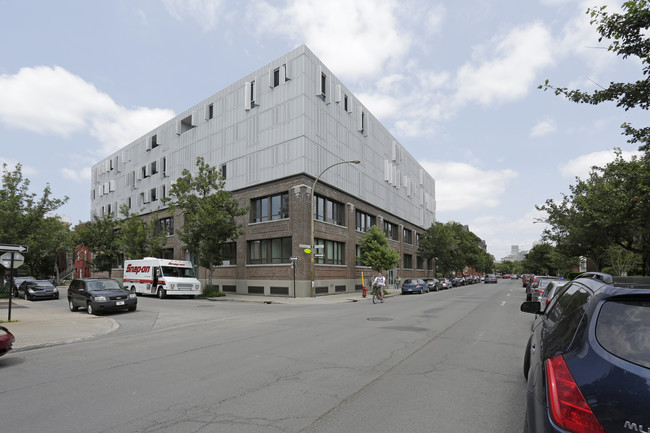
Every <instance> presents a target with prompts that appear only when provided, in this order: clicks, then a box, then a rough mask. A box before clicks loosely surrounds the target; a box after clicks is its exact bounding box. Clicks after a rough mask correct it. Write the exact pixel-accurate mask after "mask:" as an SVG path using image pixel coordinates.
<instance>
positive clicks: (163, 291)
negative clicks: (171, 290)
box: [158, 288, 167, 299]
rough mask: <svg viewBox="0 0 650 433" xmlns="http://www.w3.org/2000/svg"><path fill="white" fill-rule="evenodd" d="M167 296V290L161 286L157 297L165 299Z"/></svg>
mask: <svg viewBox="0 0 650 433" xmlns="http://www.w3.org/2000/svg"><path fill="white" fill-rule="evenodd" d="M166 297H167V291H166V290H165V289H163V288H159V289H158V298H160V299H165V298H166Z"/></svg>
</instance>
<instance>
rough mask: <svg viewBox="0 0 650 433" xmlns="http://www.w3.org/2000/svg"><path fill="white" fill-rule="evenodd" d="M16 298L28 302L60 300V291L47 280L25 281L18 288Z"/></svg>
mask: <svg viewBox="0 0 650 433" xmlns="http://www.w3.org/2000/svg"><path fill="white" fill-rule="evenodd" d="M16 297H21V298H25V300H27V301H34V300H36V299H59V290H58V289H57V288H56V287H54V284H52V283H50V282H49V281H47V280H25V281H23V282H22V283H20V286H18V293H17V294H16Z"/></svg>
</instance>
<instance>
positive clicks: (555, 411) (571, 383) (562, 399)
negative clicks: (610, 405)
mask: <svg viewBox="0 0 650 433" xmlns="http://www.w3.org/2000/svg"><path fill="white" fill-rule="evenodd" d="M546 385H547V392H548V400H549V406H550V408H551V415H552V416H553V419H554V420H555V422H556V423H558V424H559V425H560V426H561V427H563V428H565V429H567V430H570V431H572V432H576V433H601V432H602V433H605V429H604V428H603V426H602V425H600V423H599V422H598V420H597V419H596V416H595V415H594V413H593V412H592V411H591V408H590V407H589V404H587V401H586V400H585V398H584V396H583V395H582V393H581V392H580V389H579V388H578V385H577V384H576V382H575V380H574V379H573V375H572V374H571V372H570V371H569V367H567V365H566V362H564V358H562V356H560V355H558V356H556V357H553V358H550V359H547V360H546Z"/></svg>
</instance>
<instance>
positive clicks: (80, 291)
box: [68, 278, 138, 314]
mask: <svg viewBox="0 0 650 433" xmlns="http://www.w3.org/2000/svg"><path fill="white" fill-rule="evenodd" d="M137 306H138V298H137V296H136V294H135V293H133V292H131V291H129V290H127V289H125V288H124V287H122V284H120V283H119V282H118V281H117V280H113V279H111V278H79V279H75V280H72V282H71V283H70V287H68V307H69V308H70V311H77V309H78V308H79V307H81V308H83V309H85V310H86V311H87V312H88V314H101V313H104V312H107V311H117V310H129V311H135V309H136V308H137Z"/></svg>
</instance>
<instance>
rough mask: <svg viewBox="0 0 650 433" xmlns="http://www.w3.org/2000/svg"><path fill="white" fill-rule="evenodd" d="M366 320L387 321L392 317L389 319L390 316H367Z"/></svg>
mask: <svg viewBox="0 0 650 433" xmlns="http://www.w3.org/2000/svg"><path fill="white" fill-rule="evenodd" d="M368 320H370V321H371V322H388V321H390V320H393V319H391V318H390V317H368Z"/></svg>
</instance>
